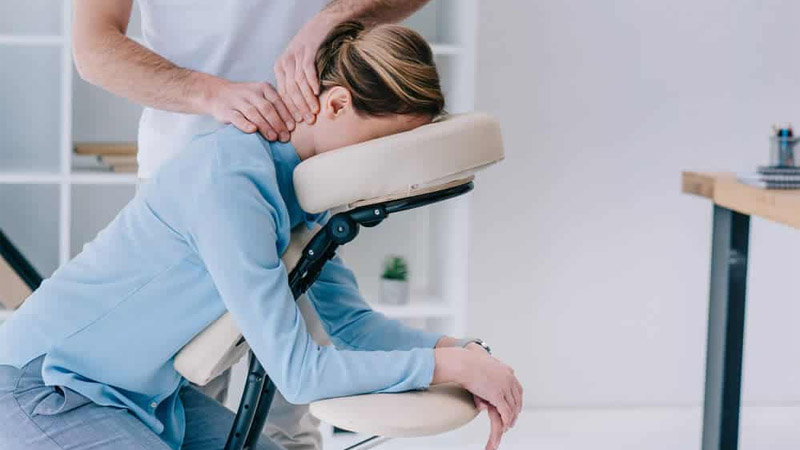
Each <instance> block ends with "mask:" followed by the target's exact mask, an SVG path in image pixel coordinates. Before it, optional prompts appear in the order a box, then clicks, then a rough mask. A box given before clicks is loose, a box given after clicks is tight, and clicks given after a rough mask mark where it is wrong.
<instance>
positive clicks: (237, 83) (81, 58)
mask: <svg viewBox="0 0 800 450" xmlns="http://www.w3.org/2000/svg"><path fill="white" fill-rule="evenodd" d="M427 1H428V0H333V1H331V2H330V3H328V4H327V5H326V3H327V0H302V1H286V0H225V1H218V0H139V7H140V10H141V14H142V34H143V37H144V45H142V44H139V43H137V42H135V41H133V40H131V39H129V38H127V37H126V36H125V32H126V30H127V27H128V22H129V20H130V15H131V9H132V6H133V0H75V2H74V5H75V6H74V21H73V46H74V53H75V63H76V66H77V69H78V72H79V73H80V75H81V77H82V78H83V79H85V80H86V81H88V82H90V83H92V84H95V85H97V86H100V87H102V88H104V89H107V90H108V91H110V92H112V93H114V94H116V95H119V96H122V97H125V98H128V99H129V100H132V101H134V102H136V103H140V104H142V105H144V106H145V110H144V112H143V114H142V117H141V120H140V123H139V137H138V147H139V153H138V161H139V177H140V178H142V179H147V178H150V177H151V176H152V175H153V173H154V172H155V171H156V170H157V169H158V167H159V166H160V165H161V164H162V163H163V162H165V161H166V160H168V159H170V158H171V157H172V156H173V155H174V154H175V153H176V152H178V151H179V150H180V149H181V148H183V147H184V146H185V145H186V143H188V142H189V141H190V140H191V139H193V138H194V137H195V136H197V135H199V134H203V133H207V132H211V131H214V130H215V129H217V128H219V127H221V126H223V125H224V124H227V123H232V124H233V125H234V126H236V127H237V128H239V129H240V130H242V131H245V132H259V133H261V134H262V135H263V136H264V137H265V138H266V139H268V140H280V141H283V142H285V141H288V140H289V139H290V137H291V132H292V130H294V127H295V124H296V123H299V122H302V121H307V122H310V123H311V122H313V121H314V120H315V114H316V113H317V112H318V111H319V102H318V99H317V96H318V94H319V89H320V87H319V84H318V80H317V74H316V71H315V68H314V55H315V53H316V51H317V48H318V47H319V44H320V43H321V42H322V40H323V39H324V38H325V36H326V35H327V33H328V31H329V30H330V29H331V28H332V27H333V26H334V25H336V24H337V23H340V22H342V21H344V20H348V19H358V20H361V21H364V22H367V23H383V22H395V21H399V20H402V19H404V18H405V17H407V16H409V15H411V14H412V13H413V12H414V11H416V10H417V9H419V8H420V7H421V6H422V5H424V4H425V3H427ZM271 82H274V83H271ZM305 309H306V310H307V309H308V308H307V307H306V308H305ZM221 378H223V377H221ZM226 389H227V376H225V377H224V378H223V379H221V380H219V381H217V382H212V386H211V388H210V389H209V390H207V391H206V392H207V393H208V394H209V395H212V396H214V397H215V398H217V399H218V400H220V401H224V396H225V392H226ZM279 397H280V396H276V399H275V403H274V406H273V408H272V410H271V412H270V416H269V421H270V422H269V423H268V425H267V431H268V433H269V434H270V437H272V438H273V440H275V441H276V442H277V443H279V444H282V445H283V446H284V447H285V448H287V449H293V448H297V449H312V448H321V442H320V441H321V438H320V434H319V432H318V430H317V426H318V423H317V422H316V421H315V419H313V418H312V417H311V416H310V415H309V414H308V408H307V406H293V405H290V404H288V403H286V401H285V400H283V399H282V398H279Z"/></svg>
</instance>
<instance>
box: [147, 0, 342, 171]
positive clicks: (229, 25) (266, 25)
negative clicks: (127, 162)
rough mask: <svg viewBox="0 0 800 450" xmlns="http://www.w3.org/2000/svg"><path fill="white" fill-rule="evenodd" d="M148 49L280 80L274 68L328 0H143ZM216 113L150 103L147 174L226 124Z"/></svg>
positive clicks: (205, 68) (232, 76)
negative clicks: (155, 106)
mask: <svg viewBox="0 0 800 450" xmlns="http://www.w3.org/2000/svg"><path fill="white" fill-rule="evenodd" d="M137 1H138V2H139V7H140V10H141V14H142V35H143V37H144V42H145V45H146V46H147V47H149V48H150V49H152V50H153V51H154V52H156V53H157V54H159V55H161V56H163V57H164V58H166V59H168V60H169V61H171V62H173V63H174V64H177V65H178V66H180V67H185V68H188V69H192V70H197V71H201V72H205V73H209V74H212V75H217V76H220V77H223V78H226V79H229V80H232V81H267V82H270V83H272V84H273V85H274V84H275V75H274V73H273V71H272V67H273V65H274V64H275V61H277V59H278V57H279V56H280V54H281V53H283V50H284V49H285V48H286V46H287V45H288V43H289V41H290V40H291V39H292V38H293V37H294V35H295V34H296V33H297V31H298V30H299V29H300V28H301V27H302V26H303V25H304V24H305V23H306V22H307V21H308V20H309V19H311V18H312V17H313V16H314V15H315V14H316V13H318V12H319V11H320V10H321V9H322V8H323V7H324V5H325V4H327V0H296V1H291V0H137ZM221 126H222V124H220V123H219V122H217V121H216V120H215V119H214V118H213V117H210V116H201V115H195V114H181V113H174V112H167V111H161V110H156V109H153V108H145V110H144V112H143V113H142V117H141V120H140V121H139V143H138V144H139V156H138V160H139V177H141V178H150V177H151V176H152V175H153V172H155V171H156V170H157V169H158V167H160V166H161V164H163V163H164V161H166V160H168V159H169V158H171V157H172V156H173V155H175V153H176V152H178V151H179V150H181V149H182V148H183V147H184V146H185V145H186V144H187V143H188V142H189V141H190V140H192V138H194V137H195V136H197V135H199V134H203V133H208V132H211V131H214V130H216V129H217V128H219V127H221Z"/></svg>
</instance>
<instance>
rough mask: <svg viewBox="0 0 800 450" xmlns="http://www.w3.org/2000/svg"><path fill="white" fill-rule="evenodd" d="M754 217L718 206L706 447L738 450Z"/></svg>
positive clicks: (712, 288) (707, 372) (706, 402)
mask: <svg viewBox="0 0 800 450" xmlns="http://www.w3.org/2000/svg"><path fill="white" fill-rule="evenodd" d="M749 234H750V216H747V215H744V214H740V213H737V212H735V211H731V210H729V209H726V208H722V207H720V206H714V234H713V236H712V249H711V292H710V295H709V308H708V347H707V350H706V352H707V354H706V395H705V407H704V411H703V450H734V449H736V448H737V446H738V441H739V403H740V394H741V381H742V353H743V350H744V317H745V291H746V288H747V244H748V239H749Z"/></svg>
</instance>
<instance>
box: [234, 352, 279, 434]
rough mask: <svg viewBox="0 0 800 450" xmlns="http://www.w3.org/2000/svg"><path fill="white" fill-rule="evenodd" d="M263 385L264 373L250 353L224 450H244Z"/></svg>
mask: <svg viewBox="0 0 800 450" xmlns="http://www.w3.org/2000/svg"><path fill="white" fill-rule="evenodd" d="M265 384H267V374H266V371H265V370H264V367H263V366H262V365H261V363H260V362H259V361H258V358H256V356H255V354H253V352H252V351H251V352H250V368H249V370H248V373H247V383H246V384H245V386H244V392H243V393H242V401H241V403H239V410H238V411H237V412H236V418H235V419H234V421H233V427H232V428H231V432H230V434H228V441H227V442H226V443H225V450H243V449H244V448H245V442H246V440H247V439H248V435H249V433H250V430H251V428H252V426H253V422H254V419H255V417H256V412H257V407H258V403H259V400H260V399H261V396H262V393H263V390H264V385H265ZM270 400H272V399H271V398H270ZM262 426H263V422H262ZM256 439H257V438H256Z"/></svg>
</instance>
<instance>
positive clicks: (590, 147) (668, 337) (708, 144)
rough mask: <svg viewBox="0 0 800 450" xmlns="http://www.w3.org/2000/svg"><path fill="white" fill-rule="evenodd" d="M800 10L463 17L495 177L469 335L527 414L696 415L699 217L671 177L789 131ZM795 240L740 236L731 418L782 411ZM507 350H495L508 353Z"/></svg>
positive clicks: (797, 113) (779, 5)
mask: <svg viewBox="0 0 800 450" xmlns="http://www.w3.org/2000/svg"><path fill="white" fill-rule="evenodd" d="M797 17H800V3H798V2H792V1H789V0H771V1H758V0H747V1H745V0H741V1H735V0H703V1H702V2H698V1H692V0H672V1H669V2H644V1H638V0H618V1H610V2H597V1H592V0H572V1H568V2H554V1H544V0H536V1H522V0H520V1H511V0H504V1H503V0H494V1H491V2H490V1H485V2H481V11H480V15H479V21H480V33H479V48H478V50H479V56H478V66H479V67H478V74H477V80H478V81H477V85H478V108H479V109H482V110H485V111H489V112H491V113H493V114H495V115H496V116H497V117H499V119H500V120H501V123H502V126H503V133H504V138H505V140H506V151H507V159H506V161H505V162H504V163H503V164H502V165H500V166H497V167H496V168H494V169H492V170H490V171H488V173H486V174H485V175H484V176H482V177H480V178H479V179H478V181H477V183H476V186H477V187H476V192H475V194H474V197H473V198H474V202H473V215H474V222H473V245H472V248H471V264H472V267H471V275H472V276H471V290H470V292H471V295H470V305H471V308H470V321H469V324H470V326H469V328H470V330H471V331H472V332H473V333H474V334H476V335H480V336H484V337H485V338H486V339H487V340H490V341H491V343H493V344H494V345H495V347H497V351H498V353H499V354H500V355H501V357H503V358H504V359H506V360H508V361H509V362H511V363H512V364H513V365H514V366H515V367H516V368H517V369H518V373H519V374H520V375H521V377H522V380H523V384H524V385H525V387H526V397H527V399H526V400H527V402H526V403H527V405H528V406H542V405H550V406H577V405H672V404H680V405H683V404H699V403H700V402H701V398H702V388H703V374H704V366H705V333H706V327H705V323H706V312H707V291H708V285H707V282H708V271H709V261H710V255H709V250H710V225H711V223H710V218H711V206H710V204H708V203H707V202H706V201H703V200H700V199H698V198H694V197H689V196H686V195H681V194H680V172H681V170H683V169H706V170H709V169H717V170H746V169H748V168H752V167H755V165H756V164H759V163H763V162H765V159H766V156H767V135H768V133H769V132H770V126H771V125H772V124H773V123H776V122H781V121H794V123H795V124H797V125H800V58H798V55H797V53H798V52H797V51H796V49H797V48H798V45H800V31H798V30H800V29H799V28H798V25H797ZM798 255H800V233H798V232H794V231H793V230H789V229H786V228H783V227H781V226H777V225H774V224H770V223H766V222H764V221H761V220H754V223H753V224H752V233H751V260H750V262H751V265H750V274H749V275H750V280H749V297H748V302H749V304H748V322H747V331H746V334H747V343H746V357H745V394H744V395H745V397H744V399H745V401H746V402H759V403H764V402H769V403H774V402H787V401H800V354H799V353H800V351H798V344H800V327H797V326H796V323H797V318H798V317H800V302H798V301H797V300H798V294H797V290H796V286H797V283H796V281H795V280H796V279H797V267H800V266H799V265H798V263H800V256H798ZM509 330H514V331H513V333H512V332H509Z"/></svg>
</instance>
